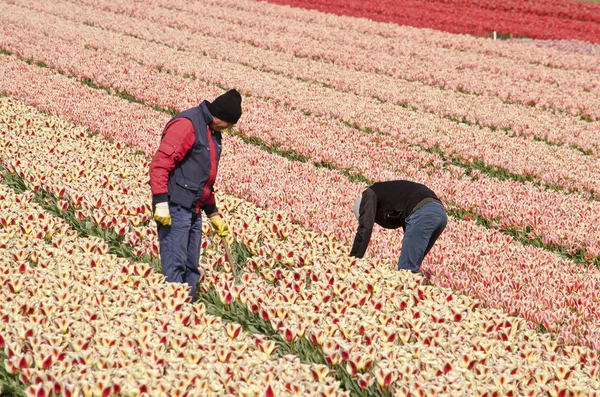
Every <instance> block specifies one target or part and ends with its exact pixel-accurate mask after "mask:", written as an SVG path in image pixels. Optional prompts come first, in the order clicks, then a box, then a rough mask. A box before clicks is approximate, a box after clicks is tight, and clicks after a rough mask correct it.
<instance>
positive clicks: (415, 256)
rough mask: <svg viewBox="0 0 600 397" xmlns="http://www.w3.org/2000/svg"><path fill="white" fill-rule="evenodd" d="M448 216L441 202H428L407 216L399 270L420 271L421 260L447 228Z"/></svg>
mask: <svg viewBox="0 0 600 397" xmlns="http://www.w3.org/2000/svg"><path fill="white" fill-rule="evenodd" d="M447 223H448V216H447V215H446V210H445V209H444V206H443V205H442V204H441V203H438V202H431V203H427V204H425V205H424V206H422V207H421V208H419V209H417V210H416V211H415V212H413V213H412V214H410V215H409V216H408V217H407V218H406V227H405V229H404V239H403V240H402V252H400V260H399V262H398V270H401V269H408V270H410V271H412V272H413V273H418V272H419V269H420V267H421V262H423V258H425V255H427V253H428V252H429V250H431V247H433V244H434V243H435V242H436V240H437V239H438V237H439V236H440V234H442V232H443V231H444V229H445V228H446V224H447Z"/></svg>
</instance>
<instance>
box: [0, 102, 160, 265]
mask: <svg viewBox="0 0 600 397" xmlns="http://www.w3.org/2000/svg"><path fill="white" fill-rule="evenodd" d="M0 113H1V114H2V116H1V118H0V120H1V121H2V126H1V127H0V131H3V132H4V134H3V136H2V138H1V140H0V146H2V148H3V153H2V155H1V156H0V160H1V161H2V163H3V165H4V167H5V168H6V169H7V170H8V171H10V172H12V173H16V174H18V175H19V177H20V178H22V179H23V180H25V181H26V182H27V185H28V186H29V188H30V189H31V190H33V191H38V190H44V191H46V192H48V193H49V194H50V195H52V196H54V197H56V198H57V200H56V201H55V202H54V203H53V204H54V205H55V207H56V208H55V212H57V213H60V214H62V215H63V216H65V217H67V216H72V217H74V218H76V219H78V220H80V221H85V222H89V223H91V224H90V226H89V227H88V228H86V229H90V228H92V227H94V226H93V225H95V226H96V227H99V228H102V229H108V228H114V229H115V231H116V233H115V236H114V237H115V238H117V239H118V240H119V242H122V243H124V244H125V245H126V246H128V247H133V249H134V250H135V252H138V253H140V252H143V251H149V252H158V243H157V242H156V241H155V240H152V239H150V238H149V236H148V235H147V234H146V233H145V231H144V229H136V227H137V226H141V225H147V224H148V223H149V220H150V218H151V209H150V203H149V198H148V197H149V194H150V193H149V191H148V190H149V189H148V183H147V182H148V175H147V172H140V170H147V169H148V166H149V161H148V159H147V157H146V156H144V155H140V154H139V153H134V152H133V151H130V150H124V145H123V144H122V143H120V142H116V143H113V142H109V141H108V140H106V139H104V137H99V136H91V135H93V134H91V133H90V131H89V130H87V129H86V128H83V127H76V126H74V125H72V124H70V123H67V122H65V121H64V120H62V119H60V118H58V117H51V116H46V117H41V114H39V113H38V112H32V109H31V108H27V107H26V106H24V105H23V103H21V102H17V101H14V100H12V99H10V98H3V99H1V100H0ZM22 153H35V154H36V155H35V156H23V155H22ZM132 170H134V172H132ZM141 191H143V192H146V194H140V192H141ZM104 204H106V205H104ZM118 236H122V237H118Z"/></svg>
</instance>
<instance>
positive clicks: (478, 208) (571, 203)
mask: <svg viewBox="0 0 600 397" xmlns="http://www.w3.org/2000/svg"><path fill="white" fill-rule="evenodd" d="M148 72H150V71H148ZM133 74H134V71H133V70H130V75H133ZM155 74H157V75H159V74H158V73H157V72H155ZM138 75H139V78H140V79H141V78H146V80H150V78H151V76H152V75H151V74H147V73H144V70H143V69H142V70H140V71H139V72H138ZM101 81H104V80H101ZM133 81H134V82H136V81H139V80H133ZM119 87H121V88H122V89H124V88H127V89H128V90H129V91H130V92H134V93H135V94H136V95H137V94H139V95H146V97H147V98H151V97H152V95H153V94H152V93H148V92H146V91H144V90H140V91H135V87H134V86H132V85H127V86H121V85H120V86H119ZM196 88H203V87H202V86H200V87H196ZM156 95H161V98H162V97H164V96H171V95H172V96H173V98H172V99H168V100H167V101H166V102H169V103H171V102H176V101H177V100H178V99H181V100H182V101H183V100H184V99H185V98H181V97H180V96H178V93H177V92H173V91H171V90H165V91H163V92H162V93H160V92H156ZM188 102H190V106H191V103H192V101H191V98H190V99H188ZM248 102H249V104H248ZM245 106H246V109H247V111H246V115H245V118H244V119H245V120H244V121H242V122H240V124H239V128H240V129H241V131H242V133H243V134H244V135H246V136H253V137H259V138H260V139H262V140H263V141H264V142H267V144H268V145H273V144H276V145H279V146H281V147H284V148H285V147H287V148H293V149H294V150H296V151H297V152H299V153H301V154H303V155H306V156H309V157H310V159H311V160H313V161H315V162H326V163H329V164H334V165H336V166H337V167H339V168H350V167H353V168H354V169H355V170H356V171H358V172H359V173H362V175H365V176H366V177H367V178H369V179H371V180H384V179H394V178H409V179H410V178H413V179H418V180H420V181H422V182H423V183H425V184H427V185H431V186H435V188H436V191H437V192H438V193H439V194H440V197H442V198H443V199H444V200H445V201H446V202H447V203H449V204H452V205H453V206H457V208H458V210H459V211H460V210H464V209H467V210H470V211H471V212H473V213H476V214H477V215H479V216H481V217H483V218H485V219H488V220H494V222H495V224H496V225H497V227H499V228H501V229H511V228H513V229H516V230H529V231H530V233H529V235H528V236H527V237H526V238H530V239H532V240H534V241H535V240H536V239H537V240H538V241H541V242H542V243H543V244H544V245H545V246H547V247H555V248H556V249H559V250H562V251H565V252H569V253H570V254H571V255H574V254H575V253H577V252H580V253H581V254H580V256H582V258H581V259H583V260H586V261H594V260H595V259H596V258H597V257H598V256H599V255H600V247H599V246H598V245H597V242H598V241H599V239H598V236H599V235H600V230H599V228H600V226H599V227H594V226H591V227H589V226H587V224H588V221H590V220H593V219H595V217H597V214H598V213H600V212H599V211H598V205H597V203H596V202H588V201H586V200H584V199H582V198H580V197H578V196H575V195H563V194H561V193H559V192H553V191H544V190H543V189H541V188H537V187H534V186H531V185H528V184H526V185H523V184H518V183H513V182H510V181H497V180H493V179H490V178H488V177H486V176H485V175H476V173H472V174H471V176H470V177H469V176H466V175H464V174H463V172H462V171H461V170H460V169H455V168H453V167H451V171H444V170H443V169H441V168H442V166H443V164H441V163H440V161H439V158H437V156H435V155H433V154H428V153H424V152H421V151H419V150H417V149H415V148H411V147H407V146H406V145H398V144H396V143H395V142H394V141H393V140H392V139H390V138H389V137H386V136H379V137H377V138H375V139H376V141H377V144H378V148H377V149H376V150H373V149H371V148H370V147H371V146H372V143H371V140H372V139H373V138H372V136H370V135H368V134H362V133H361V134H358V135H357V134H356V131H355V130H353V129H351V128H348V127H346V126H344V125H342V124H341V123H339V122H334V121H331V120H324V119H317V118H314V117H306V116H303V115H302V114H301V113H300V112H298V111H292V110H289V109H282V108H279V107H277V106H276V105H273V104H270V103H268V102H263V101H260V100H255V99H254V98H248V99H247V101H246V102H245ZM254 114H256V116H255V115H254ZM263 114H277V115H278V116H279V117H278V118H276V119H269V120H270V121H269V124H271V125H272V127H273V128H272V129H269V130H264V129H262V128H261V125H262V123H263V121H264V117H265V116H263ZM266 117H269V116H266ZM290 119H292V120H293V122H290V121H289V120H290ZM317 122H318V123H320V129H319V131H318V132H317V131H314V129H313V125H314V124H315V123H317ZM299 131H301V132H302V134H298V132H299ZM20 133H21V134H26V133H27V130H21V132H20ZM79 134H83V132H79ZM18 136H19V132H17V133H13V134H10V135H8V136H7V139H11V140H13V141H14V142H13V143H12V147H11V146H9V147H8V148H7V150H8V151H7V154H10V152H18V151H21V150H28V148H27V146H29V145H31V144H32V139H20V138H18ZM55 136H56V137H58V136H57V135H55ZM38 139H40V141H39V143H38V144H39V145H41V147H45V145H46V143H45V140H46V139H52V137H46V136H40V137H39V138H38ZM60 139H63V140H64V139H65V138H64V137H62V138H60ZM82 149H84V148H82ZM118 149H119V148H118V146H115V147H113V151H115V152H116V151H117V150H118ZM399 149H402V150H400V151H399ZM348 152H353V153H354V156H353V157H348V156H346V153H348ZM108 156H109V157H112V158H113V159H115V160H113V161H112V163H114V164H117V163H115V161H116V159H117V157H115V156H114V155H112V154H110V155H108ZM9 157H10V156H9ZM14 158H15V159H16V157H14ZM44 158H47V160H45V161H43V162H42V160H43V159H44ZM68 158H69V157H68V156H63V154H62V152H61V151H57V152H56V153H48V154H45V155H44V156H37V157H36V158H34V159H32V160H31V161H35V162H36V163H37V164H45V166H49V165H52V164H54V163H55V162H58V161H64V160H65V159H67V160H68ZM61 159H62V160H61ZM31 161H30V162H29V163H28V164H23V166H22V167H19V166H18V164H14V165H13V166H12V167H13V168H11V169H20V168H24V169H26V168H30V164H32V163H31ZM103 161H104V160H103ZM119 161H121V159H119ZM122 161H127V162H130V161H129V160H128V159H122ZM132 161H142V162H143V164H142V167H147V162H145V161H144V160H143V159H139V158H137V159H133V160H132ZM399 162H401V163H403V164H406V166H405V167H404V168H403V169H402V170H401V171H400V170H397V169H396V166H395V165H394V164H396V163H399ZM423 167H426V170H427V172H426V173H423V172H422V170H421V169H422V168H423ZM79 168H82V167H79ZM92 169H94V168H92ZM97 171H98V175H96V176H94V177H90V178H89V187H87V188H86V187H84V188H82V189H80V190H79V192H80V193H79V195H80V197H79V199H81V196H83V192H89V191H93V187H94V186H96V185H97V184H99V183H97V181H100V179H102V178H105V176H104V175H102V173H101V172H100V171H101V170H100V169H97ZM69 172H73V170H70V171H69ZM78 172H82V171H81V170H80V171H78ZM24 175H25V174H23V175H21V176H24ZM44 177H45V178H50V180H49V183H47V184H46V185H48V186H53V187H52V188H51V189H53V191H57V192H60V190H61V185H60V184H55V183H54V179H52V177H51V176H48V175H46V176H44ZM64 177H65V176H64V175H62V176H60V178H64ZM123 177H124V175H123V174H121V175H119V176H118V178H117V179H116V180H122V178H123ZM473 177H476V180H474V179H473ZM145 180H146V179H145V178H139V179H138V181H137V183H136V184H127V187H125V188H119V187H117V186H115V185H114V184H113V183H110V184H109V189H111V188H112V189H115V191H117V190H118V191H126V192H127V193H128V194H131V195H136V196H137V197H138V204H137V205H136V206H135V207H136V209H135V210H134V209H129V210H127V212H128V213H131V212H132V211H137V212H138V213H139V211H140V209H142V210H143V208H142V206H143V200H145V201H147V200H146V199H143V200H142V201H139V200H140V199H141V198H140V197H139V195H137V192H138V191H139V188H140V186H142V185H144V183H145ZM100 184H101V185H106V184H107V181H105V180H102V181H101V183H100ZM34 187H35V184H34ZM469 192H474V193H473V194H470V193H469ZM475 192H477V193H478V194H475ZM482 193H485V194H484V195H483V196H482ZM58 195H59V196H61V195H62V193H59V194H58ZM486 197H487V198H486ZM79 199H78V200H74V201H75V202H76V203H79ZM99 199H100V198H95V199H93V197H92V196H90V197H89V199H88V202H87V205H85V204H86V203H84V206H85V207H88V208H89V207H94V204H95V202H97V201H98V200H99ZM105 200H106V198H105ZM111 202H113V203H114V202H115V201H112V200H111ZM503 202H510V203H513V205H512V206H510V207H507V206H505V205H501V204H500V203H503ZM540 202H544V203H546V204H551V205H550V206H545V207H540V205H539V203H540ZM116 203H118V201H116ZM146 205H147V204H146ZM108 212H109V213H108V214H99V215H98V216H97V217H93V213H91V214H85V215H86V216H92V217H93V218H94V219H95V222H96V223H97V224H100V225H101V224H102V223H103V222H105V219H104V217H105V216H108V217H110V218H111V219H113V223H112V224H114V214H113V212H114V211H112V210H111V209H110V208H109V211H108ZM82 214H83V213H82ZM144 217H145V219H147V217H148V209H147V208H146V210H145V215H144ZM105 223H106V222H105ZM137 223H138V222H134V223H133V224H134V225H136V224H137ZM592 225H600V222H592ZM138 237H142V239H141V240H143V236H139V235H137V236H132V239H133V240H132V241H134V242H137V243H139V240H140V239H139V238H138ZM146 241H147V240H146Z"/></svg>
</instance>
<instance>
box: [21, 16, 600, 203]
mask: <svg viewBox="0 0 600 397" xmlns="http://www.w3.org/2000/svg"><path fill="white" fill-rule="evenodd" d="M56 25H57V24H56ZM47 34H50V36H55V35H58V33H57V32H54V33H47ZM71 37H73V36H71ZM44 40H45V41H46V42H47V43H45V44H44V45H43V46H42V45H41V43H42V41H40V42H39V43H38V44H36V45H34V44H33V43H31V44H30V45H31V47H29V48H26V49H24V50H23V51H24V52H23V54H25V56H32V55H31V54H32V53H35V55H36V57H37V56H42V55H40V54H41V53H43V51H45V48H47V44H49V43H50V42H51V41H50V39H44ZM134 41H135V40H134ZM19 42H20V40H19ZM22 45H23V46H25V44H24V43H23V44H22ZM73 45H74V42H72V41H67V42H63V43H62V45H60V44H59V45H57V46H56V47H54V48H55V50H54V51H53V53H54V54H60V53H63V52H64V53H65V54H67V53H68V54H69V55H68V57H61V58H59V59H57V56H54V57H53V59H52V58H51V59H48V58H47V57H48V55H45V56H42V57H43V59H44V62H52V63H53V64H56V67H57V68H59V69H61V70H62V69H67V70H69V69H70V70H71V73H75V74H76V75H79V76H83V77H85V76H89V75H90V74H91V75H94V76H96V77H95V80H96V81H97V83H98V84H100V85H104V84H110V85H115V84H116V85H117V86H119V87H121V88H120V89H121V90H128V92H129V91H131V90H135V95H136V96H138V97H141V98H144V99H145V100H148V101H149V102H150V103H152V102H155V101H159V102H161V106H163V105H164V106H167V107H178V108H182V107H185V106H186V105H187V104H188V103H190V102H192V101H190V99H189V98H195V96H196V92H194V91H192V89H191V88H190V87H194V85H196V87H195V89H202V88H203V87H205V86H206V85H205V84H202V83H198V82H197V81H194V82H189V81H187V82H186V80H185V79H184V78H183V77H176V76H171V75H165V74H159V73H156V71H152V70H150V68H149V67H148V66H140V65H137V64H135V62H133V61H129V65H127V66H126V68H127V71H128V75H129V76H128V79H127V80H123V81H121V82H120V83H113V82H114V73H112V72H111V70H106V69H104V70H96V69H98V67H97V66H93V65H92V66H88V65H89V64H90V63H92V62H91V58H97V61H96V62H95V63H94V65H98V64H103V65H105V64H106V62H110V63H114V64H115V67H119V68H122V66H121V64H122V62H123V60H122V56H113V57H109V56H107V55H106V54H105V52H104V51H103V52H102V54H101V55H100V54H96V53H94V51H92V50H89V49H82V50H81V51H82V53H81V56H80V57H77V58H74V56H73V50H72V48H73ZM15 46H19V44H18V43H15ZM36 47H37V48H36ZM127 48H128V52H130V53H131V52H132V51H134V48H133V47H131V46H127ZM141 48H142V47H141V46H140V45H139V42H138V48H137V50H135V51H137V52H138V53H140V58H138V60H139V61H142V62H144V64H149V63H150V64H152V62H154V63H156V58H154V61H151V60H150V59H148V57H149V55H148V54H156V53H161V54H163V55H164V54H165V52H164V51H163V52H161V51H159V50H158V49H157V50H156V51H141ZM172 52H173V53H178V51H172ZM154 57H155V56H154ZM115 58H116V59H118V61H117V60H116V59H115ZM111 59H112V60H111ZM166 59H168V58H167V57H161V62H162V63H163V64H164V63H166ZM173 59H176V60H177V61H176V62H175V61H173V63H176V64H178V65H184V64H186V61H185V59H184V57H183V56H182V55H179V56H178V58H173ZM86 61H87V62H86ZM187 63H189V60H188V61H187ZM117 64H119V66H117ZM81 69H83V70H81ZM188 70H189V69H188ZM136 71H137V73H136ZM218 73H225V72H224V70H223V68H220V69H219V71H218ZM142 74H143V75H149V76H154V77H155V79H156V81H155V83H156V85H155V86H153V87H148V85H147V83H146V79H144V78H142V77H141V75H142ZM237 75H247V74H245V73H244V71H243V70H232V76H233V77H230V78H229V79H224V80H221V79H219V78H218V79H217V81H218V83H219V84H220V85H225V86H231V85H236V84H237V83H240V84H241V86H242V87H241V88H242V89H244V87H245V86H246V84H248V83H245V82H241V81H240V79H239V78H237V77H235V76H237ZM136 76H137V77H136ZM261 76H262V77H261ZM211 81H215V80H214V79H212V78H211ZM245 81H249V82H251V84H253V86H252V93H253V95H255V94H256V92H257V91H259V90H260V91H259V92H260V95H261V96H263V97H271V96H273V95H276V96H278V97H281V102H283V103H292V104H293V105H294V106H296V107H298V108H299V109H303V110H304V111H310V112H311V113H315V114H325V115H327V114H329V112H330V110H327V109H333V111H334V112H336V117H338V118H341V119H342V120H344V121H345V122H350V123H353V124H355V125H358V126H360V127H365V128H371V127H373V128H375V129H376V127H375V126H376V125H377V124H379V125H382V127H381V129H382V130H385V131H390V132H389V134H390V135H391V136H393V137H395V138H396V139H398V138H399V139H401V140H403V141H405V142H412V143H414V142H419V144H420V145H421V146H424V147H425V148H437V147H440V146H441V147H443V148H444V151H446V152H448V153H452V155H451V157H454V156H459V158H458V159H457V160H458V162H459V163H462V164H466V165H467V166H468V164H469V163H470V162H473V161H483V164H484V166H486V168H487V169H490V168H492V169H493V168H494V167H498V166H499V167H502V168H503V169H504V170H507V171H509V172H512V173H515V174H519V175H524V177H525V178H530V179H532V180H535V181H542V182H544V183H549V184H553V185H559V186H564V187H565V188H567V189H574V190H579V191H588V190H589V191H598V181H597V178H596V177H595V176H596V174H597V172H598V170H597V164H596V162H595V159H594V158H592V157H590V156H584V155H583V154H581V153H579V152H578V151H576V150H572V149H569V148H566V147H558V148H557V147H549V146H547V145H546V144H544V143H542V142H532V141H529V140H527V139H524V138H514V139H509V140H506V137H505V135H504V134H500V136H499V135H498V134H499V133H498V132H496V133H494V132H493V131H491V130H489V129H480V128H477V127H475V126H471V127H466V126H462V127H461V126H457V125H456V124H454V123H452V122H450V121H442V122H441V121H440V120H439V119H437V118H436V117H435V116H433V115H428V114H423V115H422V114H419V113H414V112H409V111H406V112H407V113H406V114H404V115H403V117H406V118H407V119H406V120H404V121H403V123H404V124H403V126H402V127H400V128H399V127H398V125H397V123H398V120H397V119H394V118H391V119H390V120H388V121H385V119H383V117H384V116H383V115H382V116H381V118H382V119H381V120H380V121H377V122H376V121H375V119H376V118H377V117H376V115H377V113H386V112H388V113H391V112H392V111H393V109H387V108H386V107H385V106H387V105H386V104H379V103H373V104H372V106H370V108H369V109H368V111H367V110H364V111H362V110H361V111H357V110H356V109H364V108H366V106H367V105H366V103H365V101H362V100H361V99H360V97H357V96H351V97H349V96H348V94H344V93H340V92H337V91H332V92H329V93H327V92H322V93H319V92H314V90H315V89H317V88H316V87H312V88H311V87H308V86H305V85H302V84H304V83H301V82H297V81H295V80H294V81H293V83H291V84H292V85H290V82H289V79H288V84H287V85H286V81H281V80H276V81H272V80H270V79H266V80H265V78H264V74H260V73H258V74H257V75H256V76H255V78H252V79H249V80H245ZM109 82H110V83H109ZM161 84H168V86H170V85H175V87H177V88H174V89H172V90H169V91H171V92H173V93H174V94H176V97H171V96H169V99H166V98H165V96H166V95H167V92H168V91H166V90H165V89H164V88H163V87H162V86H161ZM275 86H278V87H284V88H288V89H289V90H288V91H289V92H295V93H296V94H297V95H295V96H294V95H286V94H274V93H273V90H272V89H270V88H268V87H275ZM125 87H127V88H125ZM182 87H186V88H187V89H186V91H183V90H182ZM209 90H210V91H214V90H216V87H212V88H210V87H209ZM318 90H324V88H318ZM190 91H191V92H190ZM188 92H190V94H189V95H186V93H188ZM303 92H306V95H302V93H303ZM319 96H321V97H322V98H319ZM302 97H305V98H311V97H312V98H313V99H312V100H311V101H310V102H306V103H304V104H303V102H302ZM325 97H328V99H327V100H328V101H330V102H332V103H334V104H335V105H336V106H335V107H327V108H324V107H323V103H324V101H325ZM162 98H165V99H162ZM335 98H338V99H337V100H335ZM184 99H185V101H184ZM178 100H179V104H178V105H175V103H177V101H178ZM359 100H360V101H361V102H362V103H360V104H359V103H358V102H359ZM374 102H377V101H374ZM311 103H312V104H311ZM337 105H339V106H337ZM190 106H191V105H190ZM390 106H391V105H390ZM369 120H374V121H372V122H371V121H369ZM440 122H441V123H442V124H440ZM440 132H442V133H440ZM483 132H486V133H485V134H484V133H483ZM501 136H504V138H501ZM473 137H475V139H477V140H478V143H477V145H476V146H474V145H473V142H472V140H473ZM507 151H510V152H511V153H512V155H515V154H518V156H517V158H518V159H520V161H514V157H510V158H509V157H508V156H506V154H505V153H506V152H507ZM559 163H560V165H561V166H558V164H559ZM564 164H569V165H570V166H569V167H564Z"/></svg>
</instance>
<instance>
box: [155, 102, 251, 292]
mask: <svg viewBox="0 0 600 397" xmlns="http://www.w3.org/2000/svg"><path fill="white" fill-rule="evenodd" d="M241 104H242V97H241V95H240V93H239V92H238V91H236V90H229V91H227V92H226V93H224V94H223V95H221V96H219V97H217V98H216V99H215V100H214V101H213V102H212V103H211V102H209V101H206V100H204V101H202V103H200V105H198V106H196V107H193V108H191V109H188V110H186V111H184V112H181V113H179V114H177V115H175V117H173V118H172V119H171V120H170V121H169V122H168V123H167V125H166V127H165V129H164V131H163V133H162V137H161V142H160V146H159V147H158V150H157V151H156V154H155V155H154V158H153V159H152V162H151V163H150V187H151V190H152V209H153V211H154V219H155V220H156V224H157V227H158V241H159V244H160V262H161V266H162V270H163V274H164V275H165V277H166V278H167V281H170V282H181V283H187V284H188V285H189V286H190V287H191V291H190V296H191V297H192V298H193V297H194V296H195V292H196V285H197V283H198V281H199V280H200V270H199V269H198V260H199V257H200V242H201V239H202V215H201V213H200V211H201V210H202V211H204V213H205V214H206V215H207V216H208V219H209V220H210V223H211V225H212V226H213V228H214V229H215V230H216V232H217V234H218V235H219V236H220V237H226V236H228V235H229V228H228V226H227V224H226V223H225V221H224V220H223V219H222V217H221V214H220V213H219V211H218V209H217V205H216V203H215V197H214V194H213V191H214V190H213V184H214V183H215V179H216V177H217V169H218V165H219V159H220V158H221V131H222V130H225V129H228V128H231V127H233V125H234V124H235V123H237V121H238V120H239V118H240V116H241V114H242V107H241Z"/></svg>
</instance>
